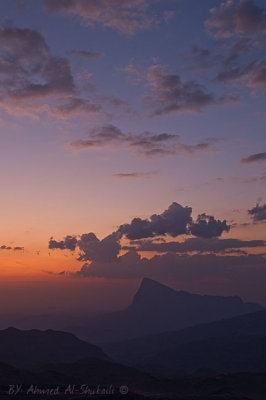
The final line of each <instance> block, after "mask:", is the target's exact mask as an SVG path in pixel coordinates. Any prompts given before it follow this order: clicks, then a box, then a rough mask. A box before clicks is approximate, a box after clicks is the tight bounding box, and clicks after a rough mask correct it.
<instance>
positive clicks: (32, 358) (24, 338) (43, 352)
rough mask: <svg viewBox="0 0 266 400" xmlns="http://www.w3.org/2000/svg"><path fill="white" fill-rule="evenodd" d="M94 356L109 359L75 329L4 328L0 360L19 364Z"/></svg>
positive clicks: (1, 336) (0, 345) (0, 336)
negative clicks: (78, 335) (74, 331)
mask: <svg viewBox="0 0 266 400" xmlns="http://www.w3.org/2000/svg"><path fill="white" fill-rule="evenodd" d="M84 357H88V358H89V357H90V358H99V359H108V357H107V356H106V355H105V354H104V353H103V351H102V350H101V349H100V348H99V347H97V346H94V345H90V344H88V343H86V342H84V341H82V340H80V339H78V338H77V337H75V336H74V335H73V334H71V333H66V332H60V331H53V330H47V331H39V330H30V331H21V330H19V329H16V328H8V329H5V330H2V331H0V362H2V363H6V364H10V365H12V366H16V367H28V366H32V365H38V364H44V363H48V362H49V363H51V362H73V361H76V360H79V359H80V358H84Z"/></svg>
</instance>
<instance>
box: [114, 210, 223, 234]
mask: <svg viewBox="0 0 266 400" xmlns="http://www.w3.org/2000/svg"><path fill="white" fill-rule="evenodd" d="M191 214H192V208H191V207H183V206H181V205H180V204H178V203H172V204H171V205H170V206H169V207H168V209H167V210H165V211H164V212H163V213H162V214H159V215H158V214H153V215H152V216H151V217H150V219H141V218H134V219H133V220H132V221H131V223H130V224H124V225H121V226H120V227H119V231H120V232H121V233H122V234H123V235H125V236H126V237H127V238H128V239H130V240H135V239H142V238H149V237H154V236H160V235H166V234H168V235H170V236H173V237H176V236H179V235H182V234H192V235H194V236H198V237H205V238H211V237H218V236H221V235H222V233H223V232H228V231H229V230H230V225H228V224H227V222H226V220H224V221H220V220H216V219H215V218H214V217H213V216H209V215H206V214H200V215H199V216H198V218H197V220H196V222H193V220H192V217H191Z"/></svg>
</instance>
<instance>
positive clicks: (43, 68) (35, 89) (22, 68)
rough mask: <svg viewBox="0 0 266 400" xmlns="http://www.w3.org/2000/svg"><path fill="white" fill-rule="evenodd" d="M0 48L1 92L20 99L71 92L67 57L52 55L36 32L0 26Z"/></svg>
mask: <svg viewBox="0 0 266 400" xmlns="http://www.w3.org/2000/svg"><path fill="white" fill-rule="evenodd" d="M0 48H1V50H2V52H1V58H0V72H1V87H2V90H1V91H2V95H3V92H4V94H6V95H8V96H9V97H10V98H11V99H16V100H21V99H29V98H41V97H46V96H49V95H52V94H57V93H59V94H60V93H61V94H62V93H68V94H69V93H73V92H74V90H75V87H74V80H73V76H72V73H71V69H70V66H69V64H68V61H67V60H66V59H64V58H60V57H54V56H52V54H51V52H50V50H49V48H48V45H47V43H46V41H45V39H44V38H43V36H42V35H41V34H40V33H39V32H37V31H34V30H31V29H18V28H0Z"/></svg>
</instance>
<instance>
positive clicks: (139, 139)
mask: <svg viewBox="0 0 266 400" xmlns="http://www.w3.org/2000/svg"><path fill="white" fill-rule="evenodd" d="M211 144H212V143H211V142H210V141H208V140H206V142H203V143H198V144H195V145H186V144H183V143H181V142H180V136H179V135H177V134H169V133H159V134H157V133H153V132H149V131H146V132H143V133H139V134H132V133H124V132H122V131H121V130H120V129H119V128H117V127H116V126H114V125H111V124H109V125H105V126H102V127H99V128H94V129H92V130H91V132H90V134H89V136H88V139H80V140H76V141H74V142H71V143H69V147H70V148H72V149H74V150H85V149H102V148H108V147H109V148H114V149H132V150H133V151H135V152H137V153H141V154H143V155H146V156H163V155H175V154H182V153H189V154H192V153H195V152H198V151H204V150H206V149H208V148H209V146H210V145H211Z"/></svg>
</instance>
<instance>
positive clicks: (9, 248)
mask: <svg viewBox="0 0 266 400" xmlns="http://www.w3.org/2000/svg"><path fill="white" fill-rule="evenodd" d="M0 250H12V247H11V246H6V245H5V244H3V245H2V246H1V247H0Z"/></svg>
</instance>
